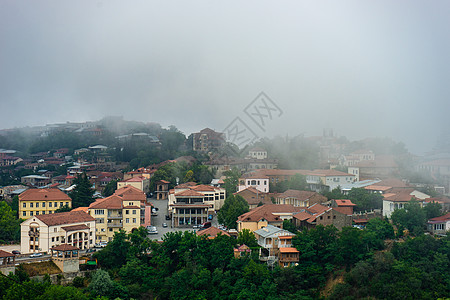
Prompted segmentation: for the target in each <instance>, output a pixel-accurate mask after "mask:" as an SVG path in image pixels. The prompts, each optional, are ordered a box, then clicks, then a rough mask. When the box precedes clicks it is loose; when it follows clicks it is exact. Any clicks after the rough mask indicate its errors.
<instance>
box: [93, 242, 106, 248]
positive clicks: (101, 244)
mask: <svg viewBox="0 0 450 300" xmlns="http://www.w3.org/2000/svg"><path fill="white" fill-rule="evenodd" d="M107 245H108V243H107V242H98V243H97V244H95V246H94V247H96V248H105V247H106V246H107Z"/></svg>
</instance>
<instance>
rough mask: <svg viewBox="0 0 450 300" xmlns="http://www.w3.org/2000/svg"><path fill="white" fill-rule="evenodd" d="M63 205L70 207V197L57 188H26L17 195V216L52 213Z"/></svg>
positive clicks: (27, 217)
mask: <svg viewBox="0 0 450 300" xmlns="http://www.w3.org/2000/svg"><path fill="white" fill-rule="evenodd" d="M65 205H67V206H68V207H72V199H71V198H70V197H69V196H68V195H66V194H65V193H64V192H62V191H61V190H59V189H28V190H26V191H25V192H23V193H22V194H20V195H19V218H21V219H25V220H26V219H29V218H31V217H33V216H39V215H48V214H53V213H55V210H57V209H58V208H61V207H63V206H65Z"/></svg>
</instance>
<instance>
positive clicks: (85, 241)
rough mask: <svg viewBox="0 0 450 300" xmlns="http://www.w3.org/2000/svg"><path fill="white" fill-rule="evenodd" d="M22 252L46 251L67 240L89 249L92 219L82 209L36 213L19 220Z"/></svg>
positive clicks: (91, 238)
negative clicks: (43, 213)
mask: <svg viewBox="0 0 450 300" xmlns="http://www.w3.org/2000/svg"><path fill="white" fill-rule="evenodd" d="M20 231H21V237H20V249H21V252H22V254H25V253H36V252H49V251H50V249H51V248H52V247H54V246H58V245H61V244H69V245H72V246H74V247H78V248H80V249H89V248H91V247H93V246H94V242H95V219H94V218H93V217H91V216H90V215H88V214H86V213H85V212H82V211H70V212H63V213H55V214H47V215H37V216H33V217H31V218H28V220H26V221H24V222H22V224H20Z"/></svg>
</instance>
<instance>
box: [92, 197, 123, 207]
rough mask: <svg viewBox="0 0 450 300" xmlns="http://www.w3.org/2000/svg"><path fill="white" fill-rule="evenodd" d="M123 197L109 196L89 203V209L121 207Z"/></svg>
mask: <svg viewBox="0 0 450 300" xmlns="http://www.w3.org/2000/svg"><path fill="white" fill-rule="evenodd" d="M122 202H123V199H122V198H121V197H119V196H117V195H112V196H109V197H107V198H105V199H101V200H100V201H95V202H94V203H92V204H91V205H89V209H122V207H123V204H122Z"/></svg>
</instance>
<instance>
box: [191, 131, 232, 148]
mask: <svg viewBox="0 0 450 300" xmlns="http://www.w3.org/2000/svg"><path fill="white" fill-rule="evenodd" d="M224 143H225V134H224V133H222V132H216V131H214V130H212V129H209V128H205V129H202V130H200V132H195V133H194V138H193V145H192V147H193V150H194V151H199V152H210V151H214V150H217V149H219V148H221V147H222V145H223V144H224Z"/></svg>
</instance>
